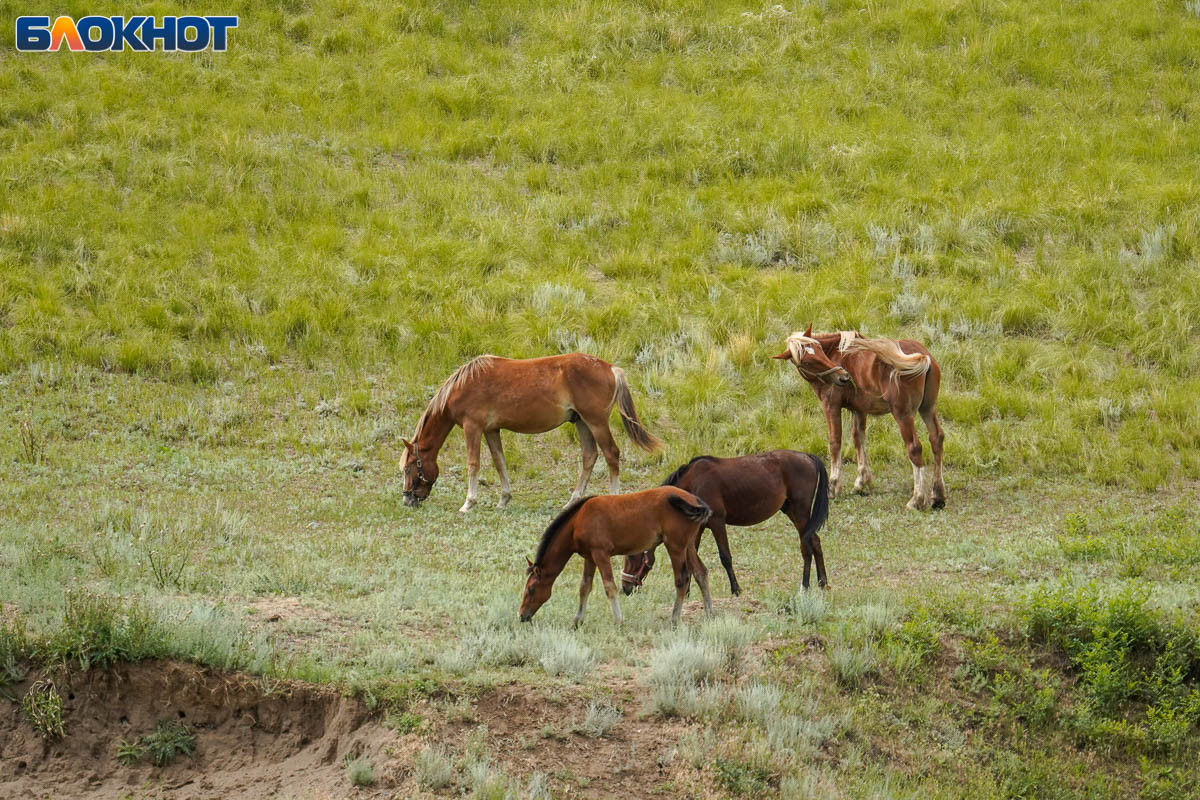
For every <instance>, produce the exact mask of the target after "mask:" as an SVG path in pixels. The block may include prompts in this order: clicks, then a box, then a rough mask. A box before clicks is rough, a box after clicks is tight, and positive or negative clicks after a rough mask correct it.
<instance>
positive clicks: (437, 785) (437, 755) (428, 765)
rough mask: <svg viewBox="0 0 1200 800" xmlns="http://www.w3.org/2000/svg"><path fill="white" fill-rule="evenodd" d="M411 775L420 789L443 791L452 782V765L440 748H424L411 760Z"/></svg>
mask: <svg viewBox="0 0 1200 800" xmlns="http://www.w3.org/2000/svg"><path fill="white" fill-rule="evenodd" d="M413 775H414V777H416V779H417V785H418V786H420V787H421V788H422V789H430V790H437V789H444V788H446V787H447V786H449V785H450V782H451V781H453V780H454V765H453V764H451V763H450V758H449V757H448V756H447V755H446V751H445V750H442V749H441V748H440V747H425V748H422V749H421V752H419V753H417V757H416V758H415V759H413Z"/></svg>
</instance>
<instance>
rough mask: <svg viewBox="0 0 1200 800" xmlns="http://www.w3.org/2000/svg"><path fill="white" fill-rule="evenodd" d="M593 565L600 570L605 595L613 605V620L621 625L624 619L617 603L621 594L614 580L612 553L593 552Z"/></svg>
mask: <svg viewBox="0 0 1200 800" xmlns="http://www.w3.org/2000/svg"><path fill="white" fill-rule="evenodd" d="M592 563H593V564H595V565H596V568H597V569H598V570H600V580H601V581H602V582H603V583H604V593H605V594H606V595H608V602H609V603H610V604H611V605H612V612H613V619H614V620H616V623H617V624H618V625H620V624H621V622H622V621H623V618H622V616H621V604H620V603H619V602H617V595H618V594H620V592H619V591H618V590H617V583H616V581H614V580H613V574H612V553H607V552H605V551H603V550H593V551H592ZM584 569H586V567H585V568H584ZM580 591H582V589H581V590H580Z"/></svg>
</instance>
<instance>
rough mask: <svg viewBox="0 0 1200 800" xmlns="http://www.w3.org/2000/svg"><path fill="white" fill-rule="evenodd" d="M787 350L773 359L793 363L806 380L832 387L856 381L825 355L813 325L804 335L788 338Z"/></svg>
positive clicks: (794, 334)
mask: <svg viewBox="0 0 1200 800" xmlns="http://www.w3.org/2000/svg"><path fill="white" fill-rule="evenodd" d="M787 348H788V349H787V350H784V351H783V352H782V353H780V354H779V355H777V356H773V358H779V359H783V360H785V361H791V362H792V363H793V364H795V365H796V369H797V370H798V371H799V372H800V374H801V375H803V376H804V377H805V379H807V380H810V381H821V382H823V383H827V384H829V385H830V386H849V385H850V384H852V383H853V382H854V381H853V380H852V379H851V378H850V373H849V372H847V371H846V368H845V367H843V366H842V365H841V364H837V363H834V361H833V360H832V359H831V358H830V357H829V356H828V355H826V354H825V349H824V348H823V347H821V343H820V342H818V341H817V340H816V339H814V338H813V335H812V323H811V322H810V323H809V324H808V330H806V331H804V333H793V334H792V335H791V336H789V337H788V338H787Z"/></svg>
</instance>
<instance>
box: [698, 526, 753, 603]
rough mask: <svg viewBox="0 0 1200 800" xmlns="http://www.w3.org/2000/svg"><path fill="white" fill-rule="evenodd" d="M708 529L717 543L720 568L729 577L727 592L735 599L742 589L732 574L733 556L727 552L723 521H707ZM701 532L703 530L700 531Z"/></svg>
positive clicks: (727, 545)
mask: <svg viewBox="0 0 1200 800" xmlns="http://www.w3.org/2000/svg"><path fill="white" fill-rule="evenodd" d="M708 527H709V528H711V529H712V532H713V539H715V540H716V542H717V554H718V555H719V556H720V557H721V566H722V567H724V568H725V574H726V575H728V576H729V591H730V593H731V594H732V595H733V596H734V597H737V596H738V595H739V594H741V593H742V587H741V586H739V585H738V580H737V575H734V574H733V556H732V555H731V554H730V552H729V537H728V535H727V531H726V530H725V520H715V519H711V518H710V519H709V520H708ZM701 530H702V531H703V529H701ZM696 544H697V547H696V550H697V551H699V549H700V548H699V541H697V543H696Z"/></svg>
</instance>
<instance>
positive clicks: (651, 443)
mask: <svg viewBox="0 0 1200 800" xmlns="http://www.w3.org/2000/svg"><path fill="white" fill-rule="evenodd" d="M612 373H613V377H614V378H616V380H617V395H616V404H617V411H618V412H619V413H620V415H621V424H622V425H624V426H625V433H626V434H628V435H629V440H630V441H631V442H633V443H634V444H636V445H637V446H638V447H640V448H642V449H643V450H645V451H646V452H647V453H653V452H654V451H655V450H657V449H658V448H660V447H662V441H661V440H660V439H659V438H658V437H657V436H654V435H653V434H652V433H650V431H648V430H646V426H645V425H643V424H642V421H641V420H640V419H638V415H637V409H635V408H634V407H633V395H631V394H630V393H629V381H628V380H627V379H626V378H625V370H623V369H621V368H620V367H613V368H612Z"/></svg>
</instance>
